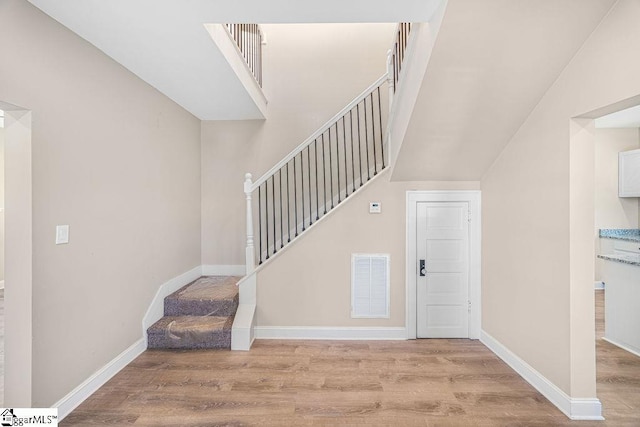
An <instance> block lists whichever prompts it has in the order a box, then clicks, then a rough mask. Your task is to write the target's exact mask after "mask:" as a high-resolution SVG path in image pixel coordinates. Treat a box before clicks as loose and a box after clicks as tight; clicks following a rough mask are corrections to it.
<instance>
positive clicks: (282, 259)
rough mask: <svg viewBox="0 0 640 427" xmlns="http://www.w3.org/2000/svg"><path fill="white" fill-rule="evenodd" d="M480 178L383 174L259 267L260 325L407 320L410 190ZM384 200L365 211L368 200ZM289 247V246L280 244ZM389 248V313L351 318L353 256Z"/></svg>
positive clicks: (451, 186) (459, 185) (471, 185)
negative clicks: (377, 210)
mask: <svg viewBox="0 0 640 427" xmlns="http://www.w3.org/2000/svg"><path fill="white" fill-rule="evenodd" d="M477 189H479V183H478V182H462V181H461V182H419V183H417V182H389V174H388V173H385V174H384V175H382V176H380V177H379V178H377V179H376V181H374V182H372V183H371V184H370V185H369V186H368V187H366V188H365V189H363V190H361V191H360V192H358V193H356V194H355V195H354V196H353V197H349V199H347V201H346V202H343V203H344V204H343V205H341V206H340V208H339V209H337V210H336V211H334V212H333V213H332V214H330V215H329V216H328V217H326V219H325V220H323V221H322V222H321V223H319V224H318V225H317V226H314V227H313V228H312V229H311V230H310V231H307V232H306V233H305V236H304V238H301V239H299V240H297V241H294V243H292V244H291V245H290V246H289V247H288V249H285V250H284V251H283V252H281V253H280V254H279V255H277V257H276V258H275V259H273V260H271V261H270V262H269V263H268V264H265V265H264V267H262V268H261V269H260V270H259V272H258V279H257V283H258V289H257V297H258V304H257V314H256V316H257V325H258V326H326V327H331V326H377V327H403V326H405V304H406V299H405V288H406V281H405V270H406V258H405V257H406V233H407V232H406V203H407V202H406V194H407V191H408V190H477ZM374 201H375V202H380V203H381V204H382V213H381V214H370V213H369V202H374ZM285 248H287V247H285ZM353 253H384V254H390V256H391V257H390V259H391V261H390V273H391V288H390V301H391V304H390V318H389V319H352V318H351V254H353Z"/></svg>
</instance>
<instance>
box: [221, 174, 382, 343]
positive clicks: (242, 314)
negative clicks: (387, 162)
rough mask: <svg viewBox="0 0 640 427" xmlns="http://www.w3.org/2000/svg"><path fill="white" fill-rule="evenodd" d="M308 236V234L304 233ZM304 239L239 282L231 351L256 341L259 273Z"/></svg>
mask: <svg viewBox="0 0 640 427" xmlns="http://www.w3.org/2000/svg"><path fill="white" fill-rule="evenodd" d="M389 170H390V168H389V167H387V168H385V169H383V170H381V171H380V172H378V173H377V174H376V175H374V176H373V177H372V178H371V179H370V180H368V181H367V182H366V183H365V184H363V185H362V186H360V187H358V189H357V190H356V191H355V193H352V194H350V195H349V197H347V198H346V199H344V200H343V201H342V202H341V203H340V204H339V205H337V206H336V207H335V208H333V209H331V210H330V211H329V212H327V214H326V215H324V216H322V217H321V218H320V219H319V220H317V221H316V222H314V223H313V224H312V225H310V226H307V229H306V230H307V231H308V230H311V229H312V228H317V227H320V226H322V224H323V223H324V222H325V221H326V219H327V218H330V217H332V216H333V215H336V212H339V211H341V210H342V208H343V207H344V206H346V205H347V204H349V203H350V201H351V199H353V198H352V197H351V196H353V195H354V194H356V193H359V192H360V191H362V190H364V189H365V188H367V187H368V186H369V185H371V184H372V183H374V182H376V181H378V180H379V179H380V178H381V177H383V176H386V175H387V174H388V173H389ZM304 234H306V233H304ZM301 239H304V235H300V236H298V237H297V238H296V239H295V240H292V241H291V243H290V244H288V245H286V246H285V247H284V248H282V249H280V250H279V251H278V252H276V253H275V254H273V255H272V256H271V257H270V258H269V260H267V261H265V262H263V263H262V264H261V265H259V266H258V267H257V268H255V269H254V270H253V271H252V272H250V273H248V274H247V275H246V276H245V277H243V278H242V279H241V280H240V281H239V282H238V286H239V287H240V289H239V297H240V304H239V306H238V311H237V312H236V317H235V319H234V321H233V326H232V328H231V350H245V351H248V350H250V349H251V345H252V344H253V341H254V340H255V327H256V312H257V287H258V283H257V277H258V273H259V272H260V271H261V270H262V269H263V268H265V266H266V265H268V264H269V263H271V262H273V260H274V259H276V258H278V257H279V256H281V254H283V253H285V252H287V251H289V250H292V248H294V247H295V246H296V244H297V243H298V242H299V241H300V240H301Z"/></svg>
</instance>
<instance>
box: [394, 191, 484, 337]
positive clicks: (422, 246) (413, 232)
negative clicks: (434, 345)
mask: <svg viewBox="0 0 640 427" xmlns="http://www.w3.org/2000/svg"><path fill="white" fill-rule="evenodd" d="M480 213H481V211H480V191H409V192H407V266H406V278H407V284H406V286H407V287H406V290H407V292H406V293H407V303H406V313H407V314H406V325H407V338H408V339H416V338H422V337H425V338H471V339H480V330H481V327H480V321H481V317H480V314H481V307H480V288H481V286H480V281H481V277H480V250H481V249H480V248H481V241H480V232H481V217H480Z"/></svg>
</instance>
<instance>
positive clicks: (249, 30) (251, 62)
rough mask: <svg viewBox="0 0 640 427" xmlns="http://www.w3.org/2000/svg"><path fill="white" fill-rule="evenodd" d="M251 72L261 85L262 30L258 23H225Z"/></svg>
mask: <svg viewBox="0 0 640 427" xmlns="http://www.w3.org/2000/svg"><path fill="white" fill-rule="evenodd" d="M226 28H227V31H229V34H231V37H232V38H233V40H235V42H236V45H237V46H238V49H239V50H240V54H241V55H242V56H243V58H244V60H245V61H246V62H247V65H248V66H249V70H250V71H251V74H253V76H254V77H255V79H256V81H257V82H258V84H259V85H260V87H262V42H263V37H262V31H261V30H260V26H259V25H258V24H226Z"/></svg>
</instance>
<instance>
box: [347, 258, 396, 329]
mask: <svg viewBox="0 0 640 427" xmlns="http://www.w3.org/2000/svg"><path fill="white" fill-rule="evenodd" d="M351 317H360V318H380V317H381V318H388V317H389V255H387V254H353V255H352V256H351Z"/></svg>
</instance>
